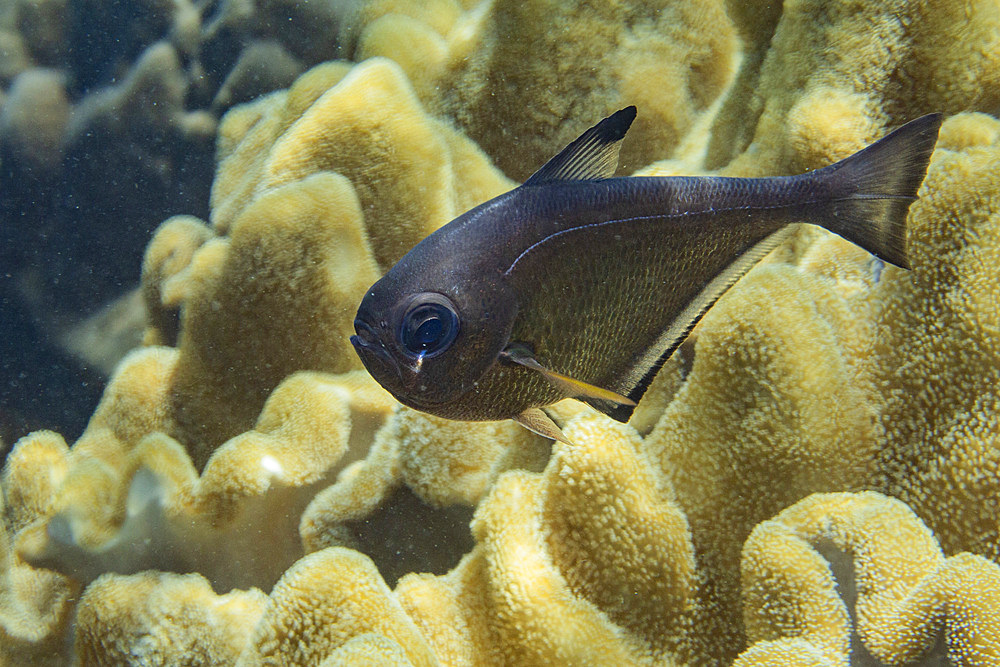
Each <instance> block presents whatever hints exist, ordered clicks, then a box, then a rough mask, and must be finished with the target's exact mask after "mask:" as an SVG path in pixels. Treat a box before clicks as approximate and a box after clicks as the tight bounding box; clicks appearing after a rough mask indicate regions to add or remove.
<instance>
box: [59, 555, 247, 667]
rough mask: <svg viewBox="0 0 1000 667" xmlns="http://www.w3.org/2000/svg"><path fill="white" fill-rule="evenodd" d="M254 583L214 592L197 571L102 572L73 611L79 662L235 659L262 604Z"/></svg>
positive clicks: (222, 661)
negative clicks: (249, 587)
mask: <svg viewBox="0 0 1000 667" xmlns="http://www.w3.org/2000/svg"><path fill="white" fill-rule="evenodd" d="M265 601H266V597H265V596H264V594H263V593H261V592H260V591H259V590H249V591H233V592H231V593H228V594H226V595H221V596H219V595H216V594H215V593H213V592H212V589H211V587H210V586H209V585H208V582H207V581H206V580H205V579H204V577H201V576H199V575H197V574H185V575H178V574H163V573H155V572H145V573H142V574H135V575H131V576H120V575H113V574H112V575H104V576H103V577H101V578H100V579H98V580H97V581H95V582H94V583H93V584H91V585H90V586H88V587H87V591H86V592H85V593H84V595H83V598H82V599H81V600H80V605H79V607H78V611H77V617H76V624H77V630H76V642H75V643H76V645H75V651H76V657H77V660H78V661H79V664H81V665H88V666H89V665H94V666H101V665H110V664H119V665H124V664H137V663H138V664H158V665H167V664H179V663H181V662H183V663H187V664H204V665H223V664H233V662H234V661H235V660H236V658H237V657H238V656H239V654H240V651H241V650H242V649H243V647H244V645H245V644H246V642H247V640H248V637H249V635H250V632H251V630H252V628H253V626H254V625H255V624H256V622H257V619H258V618H260V616H261V613H262V612H263V610H264V604H265Z"/></svg>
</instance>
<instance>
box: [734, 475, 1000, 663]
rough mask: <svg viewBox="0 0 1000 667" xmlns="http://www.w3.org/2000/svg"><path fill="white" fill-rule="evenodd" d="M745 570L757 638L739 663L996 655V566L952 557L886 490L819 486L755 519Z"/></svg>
mask: <svg viewBox="0 0 1000 667" xmlns="http://www.w3.org/2000/svg"><path fill="white" fill-rule="evenodd" d="M742 580H743V601H744V612H743V613H744V618H745V626H746V630H747V636H748V639H749V640H750V641H751V642H753V645H752V646H751V647H750V648H749V649H748V650H747V651H746V652H744V653H743V654H742V655H741V656H740V658H739V659H738V660H737V661H736V662H735V663H734V664H735V665H738V666H739V667H749V666H750V665H779V664H780V665H807V664H814V665H839V664H847V663H848V662H850V664H859V663H864V664H867V663H869V662H872V661H874V660H877V661H878V662H879V663H880V664H890V665H901V664H939V662H938V661H940V660H941V659H942V658H943V657H944V655H942V654H945V655H946V656H947V658H948V661H949V664H960V665H991V664H995V663H996V662H997V660H1000V617H998V616H997V614H996V609H997V608H998V604H1000V567H998V566H997V564H996V563H994V562H992V561H989V560H986V559H985V558H981V557H978V556H973V555H971V554H968V553H963V554H959V555H957V556H952V557H951V558H945V557H944V556H943V555H942V554H941V550H940V549H939V548H938V545H937V542H936V541H935V540H934V537H933V535H932V534H931V532H930V530H929V529H928V528H927V527H926V526H925V525H924V524H923V523H922V522H921V521H920V520H919V519H918V518H917V517H916V516H915V515H914V514H913V512H912V511H911V510H910V509H909V508H907V507H906V505H904V504H903V503H901V502H899V501H898V500H895V499H892V498H888V497H886V496H883V495H881V494H878V493H872V492H868V493H858V494H849V493H831V494H817V495H813V496H810V497H808V498H806V499H805V500H802V501H800V502H798V503H796V504H795V505H793V506H791V507H789V508H788V509H786V510H784V511H783V512H781V513H780V514H779V515H778V516H776V517H775V518H773V519H771V520H768V521H765V522H763V523H761V524H759V525H758V526H757V527H756V528H754V530H753V532H752V533H751V535H750V537H749V539H747V542H746V545H745V546H744V548H743V561H742ZM852 626H853V630H854V631H856V632H857V634H858V638H860V640H861V641H858V639H856V638H852ZM807 656H808V658H807ZM873 659H874V660H873Z"/></svg>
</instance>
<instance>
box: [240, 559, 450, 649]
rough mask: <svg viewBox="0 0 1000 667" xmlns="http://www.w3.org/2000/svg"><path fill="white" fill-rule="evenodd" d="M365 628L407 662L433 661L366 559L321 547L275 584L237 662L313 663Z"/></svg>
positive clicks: (425, 643) (375, 570)
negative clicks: (392, 645)
mask: <svg viewBox="0 0 1000 667" xmlns="http://www.w3.org/2000/svg"><path fill="white" fill-rule="evenodd" d="M366 633H377V634H379V635H382V636H384V637H386V638H388V639H390V640H392V641H393V642H394V643H395V644H396V645H397V646H398V647H400V649H401V650H402V652H403V653H405V655H406V657H407V659H408V660H409V662H410V663H412V664H413V665H435V664H437V661H436V660H435V658H434V654H433V653H432V652H431V649H430V646H429V645H428V644H427V641H426V640H425V639H424V637H423V635H422V634H421V633H420V630H419V629H418V628H417V626H416V625H414V623H413V621H412V620H411V619H410V618H409V617H408V616H407V615H406V613H405V612H404V611H403V608H402V607H401V606H400V603H399V602H398V601H397V600H396V599H395V598H394V597H393V594H392V591H390V590H389V588H388V587H387V586H386V585H385V582H384V581H382V578H381V577H380V576H379V574H378V570H377V569H375V565H374V564H373V563H372V562H371V560H369V559H368V558H366V557H365V556H363V555H362V554H359V553H357V552H356V551H350V550H347V549H342V548H337V547H333V548H330V549H324V550H323V551H318V552H316V553H314V554H310V555H309V556H306V557H305V558H303V559H302V560H300V561H299V562H297V563H296V564H295V565H294V566H293V567H292V568H290V569H289V570H288V572H286V573H285V575H284V576H283V577H282V578H281V581H279V582H278V583H277V585H275V587H274V590H273V591H272V592H271V596H270V599H269V600H268V604H267V607H266V608H265V609H264V613H263V616H262V617H261V620H260V623H258V624H257V627H256V628H255V629H254V632H253V634H252V636H251V638H250V642H249V643H248V645H247V646H246V647H245V648H244V650H243V653H242V655H241V656H240V659H239V662H238V663H237V664H238V665H241V666H243V667H250V666H251V665H265V664H281V665H315V664H319V663H320V662H321V661H322V660H324V659H325V658H326V657H327V656H328V655H329V654H330V653H332V652H333V651H334V650H337V649H343V648H344V647H343V646H342V645H343V644H344V643H345V642H346V641H347V640H348V639H351V638H353V637H356V636H358V635H364V634H366ZM365 648H366V647H365V645H364V644H362V645H360V646H359V645H357V644H356V645H355V647H354V649H353V650H356V651H358V652H359V653H362V654H363V653H364V652H365ZM348 650H350V649H348ZM341 656H343V651H342V652H341ZM345 657H349V656H345ZM404 664H405V663H404Z"/></svg>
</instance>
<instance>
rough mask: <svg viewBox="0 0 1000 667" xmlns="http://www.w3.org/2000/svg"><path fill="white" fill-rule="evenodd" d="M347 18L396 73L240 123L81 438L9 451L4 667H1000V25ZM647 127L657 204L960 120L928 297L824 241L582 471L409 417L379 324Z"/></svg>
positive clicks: (345, 79) (328, 70)
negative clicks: (598, 141)
mask: <svg viewBox="0 0 1000 667" xmlns="http://www.w3.org/2000/svg"><path fill="white" fill-rule="evenodd" d="M946 5H947V6H946ZM350 7H351V11H350V12H346V11H345V13H344V14H343V15H342V16H339V18H338V21H339V23H338V25H337V33H336V34H337V39H338V40H339V47H338V48H339V49H340V51H339V53H340V55H342V56H345V57H350V58H354V59H356V60H358V61H360V62H356V63H351V62H347V61H338V62H330V63H324V64H321V65H318V66H316V67H314V68H312V69H310V70H308V71H306V72H305V73H304V74H302V75H301V76H300V77H298V79H296V81H295V82H294V84H292V86H291V87H290V88H288V89H287V90H282V91H279V92H274V93H271V94H269V95H266V96H263V97H260V98H259V99H256V100H255V101H253V102H251V103H249V104H245V105H241V106H236V107H234V108H233V109H232V110H231V111H230V112H229V113H228V114H227V115H226V116H225V117H224V119H223V120H222V122H221V124H220V126H219V130H218V136H217V142H218V154H217V169H216V176H215V180H214V181H213V184H212V208H211V215H210V216H209V220H208V222H203V221H201V220H199V219H197V218H193V217H174V218H171V219H169V220H167V221H166V222H164V223H163V225H162V226H161V227H160V228H159V230H158V231H157V232H156V234H155V235H154V237H153V239H152V241H151V242H150V244H149V246H148V249H147V252H146V256H145V262H144V265H143V286H142V298H143V302H144V304H145V308H146V311H147V327H146V331H145V335H144V340H145V343H146V346H145V347H142V348H140V349H137V350H135V351H133V352H132V353H130V355H129V356H128V357H127V358H126V359H125V360H124V361H123V362H122V363H121V364H120V366H119V367H118V369H117V370H116V372H115V374H114V376H113V378H112V380H111V381H110V383H109V385H108V387H107V389H106V390H105V392H104V396H103V398H102V401H101V404H100V405H99V407H98V409H97V411H96V412H95V413H94V415H93V416H92V418H91V420H90V422H89V425H88V427H87V429H86V431H85V432H84V434H83V435H82V436H81V437H80V438H79V439H78V440H77V441H76V442H74V443H73V444H72V446H71V447H70V446H67V444H66V442H65V441H64V440H63V438H62V437H61V436H59V435H57V434H55V433H52V432H45V431H42V432H36V433H33V434H32V435H30V436H27V437H25V438H23V439H21V440H20V441H19V442H17V444H16V446H15V447H14V449H13V451H12V452H11V454H10V456H9V457H8V459H7V462H6V465H5V467H4V471H3V476H2V481H0V483H2V490H3V496H2V499H3V505H2V506H3V516H4V522H3V523H2V524H0V563H2V566H0V662H2V663H5V664H6V663H11V664H17V663H23V662H25V661H30V662H34V663H45V662H48V663H51V664H63V663H66V662H69V661H72V660H74V659H75V660H76V661H77V662H79V663H80V664H94V665H98V664H101V665H103V664H123V663H128V662H130V661H131V662H135V661H142V662H143V663H145V664H173V663H176V662H178V660H180V659H181V658H182V657H183V658H184V659H185V660H187V661H189V662H192V663H194V664H203V665H223V664H240V665H252V664H288V665H320V664H322V665H338V664H351V665H357V664H380V665H381V664H396V665H435V664H438V665H495V664H511V665H533V664H538V665H542V664H595V665H601V664H604V665H611V664H618V665H696V664H737V665H741V666H747V665H843V664H875V663H876V661H877V662H878V663H881V664H890V665H896V664H899V665H902V664H939V663H940V661H942V660H947V661H949V662H950V663H952V664H960V665H991V664H997V662H998V661H1000V613H998V612H997V611H996V609H997V608H998V606H1000V604H998V603H1000V600H998V598H997V596H998V594H1000V566H998V565H997V562H998V559H1000V551H998V550H1000V546H998V544H1000V537H998V531H1000V513H998V509H997V503H996V498H997V497H998V493H1000V466H998V460H1000V459H998V457H997V454H996V452H997V448H998V445H1000V441H998V437H1000V436H998V434H1000V394H998V387H1000V375H998V373H1000V371H998V369H1000V345H998V342H997V341H1000V303H998V299H997V288H996V285H997V284H1000V273H998V268H997V267H1000V176H998V171H997V169H996V165H997V164H1000V121H998V120H997V119H996V118H995V117H994V116H993V115H990V114H991V113H992V114H996V113H997V111H998V109H997V100H995V99H994V98H993V97H991V95H992V94H993V93H992V92H991V91H995V89H996V88H995V85H994V84H995V81H996V77H997V75H998V71H997V65H998V63H997V61H996V58H995V57H994V56H993V54H995V53H997V52H998V51H997V50H996V49H995V48H993V47H994V46H995V44H994V41H992V40H995V39H996V35H997V34H1000V15H998V13H997V12H996V11H995V7H993V6H992V5H990V4H989V3H968V6H967V7H966V8H965V10H964V13H963V14H962V15H961V16H959V15H958V14H956V13H955V12H954V11H952V10H951V9H949V7H951V5H949V4H948V3H944V2H943V1H942V2H930V3H889V2H875V3H868V4H867V5H866V6H865V7H864V8H863V11H855V10H856V9H857V8H856V6H855V4H852V3H849V2H846V1H845V2H841V1H839V0H838V1H837V2H826V3H820V2H808V1H805V2H794V3H785V5H784V6H780V7H777V8H771V9H769V10H767V11H756V9H755V8H754V7H751V6H749V5H744V4H742V3H738V2H729V3H721V2H720V3H694V2H691V3H688V2H680V1H678V2H671V3H651V4H649V3H638V2H624V3H596V4H594V3H588V4H587V5H586V7H585V8H584V7H583V3H581V5H580V7H576V6H575V5H573V6H570V5H567V6H566V7H563V6H562V5H560V7H559V8H553V7H550V6H548V5H544V3H542V4H539V3H510V2H503V1H500V0H497V1H496V2H486V3H482V4H476V5H472V4H471V3H469V4H468V6H466V5H463V4H461V3H457V2H449V1H447V0H440V1H437V2H432V3H412V4H411V3H407V2H402V1H397V2H392V1H381V2H358V3H355V4H353V5H351V6H350ZM225 9H226V12H228V13H226V14H225V15H226V16H227V17H228V18H227V19H226V20H227V21H232V22H235V23H233V24H232V25H241V24H240V23H239V22H240V21H242V20H245V15H243V14H241V13H240V7H238V6H237V5H236V3H233V4H226V5H225ZM265 9H266V8H265ZM963 17H964V19H963ZM970 19H971V22H970V23H969V25H968V26H965V25H963V24H962V20H970ZM220 29H221V28H220ZM581 35H585V36H586V38H583V37H580V36H581ZM956 35H961V36H963V38H964V40H963V41H962V42H961V44H960V46H957V47H956V48H955V49H954V50H950V49H944V48H942V47H941V46H940V44H941V43H942V41H947V40H949V39H952V38H954V37H955V36H956ZM737 36H738V39H737ZM740 44H742V45H740ZM803 45H807V46H803ZM303 48H305V47H304V46H303ZM886 54H888V56H887V55H886ZM261 57H267V56H266V54H265V55H264V56H261ZM303 57H305V56H303ZM366 58H367V59H366ZM961 63H965V64H961ZM963 68H964V69H963ZM959 70H961V72H962V76H960V77H959V76H957V74H956V72H958V71H959ZM595 72H596V74H595ZM505 81H506V82H508V83H507V84H505V83H504V82H505ZM510 82H514V83H510ZM515 84H516V85H515ZM24 94H27V92H25V93H24ZM56 102H58V100H56ZM628 102H637V103H639V106H640V118H644V119H645V120H644V123H645V124H637V127H636V128H635V132H634V134H635V136H631V135H630V137H629V141H631V142H632V143H631V145H629V144H626V147H625V150H624V151H623V157H624V160H625V162H626V164H627V166H628V167H629V168H630V169H638V168H640V167H645V166H646V165H648V163H650V162H652V161H653V160H661V161H660V162H658V163H655V164H653V165H650V166H648V168H647V171H645V172H644V173H676V172H677V171H679V170H684V171H689V172H690V171H696V170H705V169H715V170H718V173H724V174H771V173H795V172H798V171H802V170H804V169H808V168H813V167H816V166H820V165H821V164H825V163H827V162H830V161H833V160H836V159H839V158H841V157H845V156H846V155H848V154H850V153H851V152H852V151H854V150H856V149H857V148H860V147H861V146H862V145H864V144H865V143H867V142H869V141H872V140H874V139H876V138H877V137H878V136H880V135H881V134H883V133H884V132H885V131H886V130H887V129H888V128H890V127H892V126H895V125H898V124H900V123H902V122H903V121H905V120H908V119H910V118H912V117H913V116H915V115H917V114H919V113H922V112H924V111H931V110H939V109H940V110H943V111H944V112H946V113H948V114H950V117H949V118H948V119H947V121H946V122H945V125H944V127H943V128H942V132H941V137H940V141H939V144H938V149H937V150H936V152H935V154H934V156H933V159H932V162H931V166H930V169H929V173H928V176H927V179H926V181H925V183H924V185H923V186H922V188H921V191H920V200H919V201H918V202H917V203H915V204H914V205H913V207H912V208H911V213H910V217H909V221H908V225H909V238H908V247H909V254H910V259H911V264H912V270H910V271H903V270H898V269H895V268H894V267H883V266H882V265H881V264H880V263H879V262H877V261H875V260H873V259H872V258H870V257H869V256H868V255H867V254H866V253H864V252H863V251H860V250H859V249H857V248H855V247H853V246H851V245H850V244H848V243H846V242H844V241H842V240H840V239H838V238H835V237H832V236H831V235H829V234H826V233H825V232H821V231H817V230H803V231H801V232H800V233H798V234H797V235H796V236H795V237H794V238H793V239H792V241H791V242H790V243H789V244H787V245H786V246H784V247H782V248H780V249H778V250H777V251H775V253H773V254H772V256H771V257H769V258H768V260H766V261H765V262H764V263H762V265H761V266H759V267H757V268H756V269H754V270H753V271H752V272H751V273H750V274H748V275H747V276H746V277H745V278H744V279H743V280H742V281H740V282H739V283H738V284H737V285H736V286H735V287H734V288H733V289H732V290H731V291H730V292H729V293H727V294H726V295H725V296H724V297H723V298H722V299H721V300H720V301H719V303H718V304H717V305H716V306H715V307H714V308H713V309H712V310H711V311H710V312H709V314H708V315H707V316H706V317H705V319H704V320H703V322H702V323H701V325H700V326H699V328H698V329H697V331H696V333H695V336H694V337H693V338H692V339H691V341H690V342H689V343H688V344H686V345H685V346H684V348H682V350H681V352H680V353H679V354H678V355H677V356H675V358H674V359H673V360H671V362H670V363H668V364H667V365H666V366H665V367H664V370H663V371H662V372H661V374H660V376H659V377H658V378H657V380H656V383H655V384H654V389H653V390H651V391H650V393H649V394H648V395H647V398H646V399H645V400H644V401H643V402H642V404H641V405H640V406H639V409H638V410H637V411H636V417H635V418H634V419H633V421H632V422H631V423H630V424H627V425H622V424H617V423H614V422H612V421H610V420H608V419H607V418H606V417H604V416H602V415H599V414H597V413H595V412H594V411H592V410H591V409H589V408H586V407H584V406H582V405H581V404H576V403H573V402H567V403H564V404H560V405H558V406H556V407H555V408H554V409H553V411H552V413H553V417H554V418H555V419H556V420H557V421H559V422H560V424H561V425H562V427H563V429H564V431H565V433H566V434H567V436H568V437H569V439H570V440H571V441H572V442H573V443H574V444H573V445H571V446H568V445H564V444H559V443H556V444H551V443H549V442H547V441H545V440H543V439H542V438H539V437H538V436H535V435H533V434H531V433H528V432H527V431H525V430H524V429H521V428H520V427H519V426H517V425H515V424H513V423H500V424H493V423H481V424H466V423H457V422H447V421H443V420H440V419H436V418H433V417H429V416H427V415H422V414H419V413H416V412H414V411H412V410H408V409H406V408H403V407H401V406H399V405H397V404H396V403H395V402H394V401H393V400H392V399H391V398H390V397H389V396H388V395H387V394H386V393H385V392H384V391H383V390H382V389H381V388H379V387H378V386H377V385H375V384H374V382H373V381H372V380H371V379H370V378H368V377H367V375H366V374H364V372H363V371H361V370H359V369H360V365H359V362H358V361H357V359H356V357H355V356H354V354H353V351H352V350H351V349H350V346H349V343H348V342H347V335H348V334H349V333H350V332H351V321H352V319H353V315H354V309H355V308H356V304H357V302H358V301H359V300H360V297H361V295H362V294H363V292H364V290H365V289H366V288H367V287H368V285H369V284H370V283H371V282H372V281H373V280H374V279H375V278H376V277H377V276H378V275H379V274H380V272H382V271H384V270H385V269H387V268H388V267H389V266H391V265H392V264H393V263H394V262H395V261H396V260H397V259H398V258H399V257H400V256H402V254H403V253H405V252H406V250H407V249H408V248H409V247H410V246H412V245H413V244H414V243H416V242H417V241H419V239H420V238H422V237H423V236H425V235H426V234H428V233H429V232H431V231H433V230H434V229H436V228H437V227H439V226H440V225H442V224H444V223H446V222H447V221H448V220H449V219H451V218H452V217H454V216H455V215H457V214H459V213H461V212H462V211H464V210H466V209H467V208H469V207H471V206H473V205H475V204H476V203H478V202H481V201H484V200H486V199H489V198H490V197H492V196H495V195H496V194H499V193H500V192H503V191H504V190H506V189H508V188H510V187H512V186H513V185H514V183H515V181H514V180H511V178H515V179H520V178H523V177H524V176H525V175H526V174H527V173H529V172H530V171H531V170H532V169H533V168H534V167H536V166H537V165H538V164H540V163H541V162H542V161H544V159H546V158H547V157H548V156H549V154H551V153H552V152H554V151H555V150H556V149H557V148H558V147H560V145H561V144H562V143H563V142H564V141H565V140H566V139H568V138H572V137H573V136H575V134H576V133H577V132H578V131H579V130H580V129H583V128H584V127H586V126H588V125H589V124H590V123H592V122H593V121H594V120H595V119H596V118H597V117H599V116H601V115H602V114H604V113H605V112H606V111H610V110H613V108H615V107H616V106H618V105H623V104H625V103H628ZM53 104H56V103H55V102H54V103H53ZM56 106H58V105H57V104H56ZM970 109H971V110H975V111H972V112H970V111H968V110H970ZM509 177H511V178H509Z"/></svg>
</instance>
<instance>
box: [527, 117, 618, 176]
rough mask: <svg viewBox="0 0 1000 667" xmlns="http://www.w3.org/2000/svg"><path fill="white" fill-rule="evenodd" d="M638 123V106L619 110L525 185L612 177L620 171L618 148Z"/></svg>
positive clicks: (582, 136) (568, 147) (549, 162)
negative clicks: (634, 124) (634, 121)
mask: <svg viewBox="0 0 1000 667" xmlns="http://www.w3.org/2000/svg"><path fill="white" fill-rule="evenodd" d="M633 120H635V107H634V106H629V107H625V108H624V109H622V110H621V111H616V112H615V113H613V114H611V115H610V116H608V117H607V118H605V119H604V120H602V121H601V122H600V123H598V124H597V125H595V126H594V127H592V128H590V129H589V130H587V131H586V132H584V133H583V134H581V135H580V136H579V137H578V138H577V139H576V140H575V141H573V142H572V143H571V144H570V145H569V146H567V147H566V148H564V149H562V151H561V152H560V153H559V154H558V155H556V156H555V157H554V158H552V159H551V160H549V161H548V162H546V163H545V164H544V165H542V168H541V169H539V170H538V171H536V172H535V173H534V174H532V175H531V178H529V179H528V180H527V181H525V182H524V184H525V185H541V184H542V183H552V182H553V181H589V180H595V179H600V178H611V177H612V176H614V175H615V170H616V169H618V149H619V147H620V146H621V141H622V139H624V138H625V133H626V132H628V128H629V127H630V126H631V125H632V121H633Z"/></svg>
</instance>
